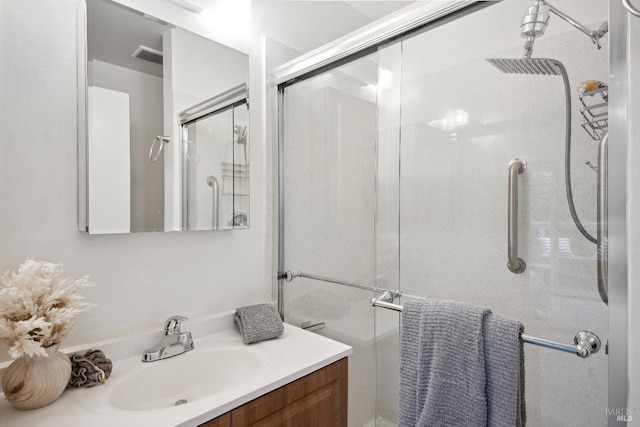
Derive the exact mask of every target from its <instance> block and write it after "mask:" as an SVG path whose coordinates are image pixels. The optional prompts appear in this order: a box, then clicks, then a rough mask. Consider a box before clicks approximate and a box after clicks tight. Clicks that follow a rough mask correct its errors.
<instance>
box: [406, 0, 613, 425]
mask: <svg viewBox="0 0 640 427" xmlns="http://www.w3.org/2000/svg"><path fill="white" fill-rule="evenodd" d="M521 6H522V4H521V2H505V3H501V4H498V5H495V6H491V7H489V8H487V9H485V10H482V11H480V12H478V13H476V14H473V15H470V16H468V17H465V18H463V19H461V20H460V21H457V22H453V23H451V24H448V25H445V26H442V27H439V28H437V29H435V30H433V31H431V32H427V33H424V34H422V35H419V36H416V37H414V38H411V39H409V40H407V41H405V42H404V46H403V76H402V78H403V81H402V91H403V97H402V99H403V102H402V114H403V116H402V154H401V162H402V168H401V192H402V194H401V224H400V230H401V238H400V242H401V249H400V253H401V256H402V258H401V271H400V277H401V278H402V280H401V285H402V290H403V291H404V292H407V293H410V294H417V295H424V296H429V297H438V298H447V299H454V300H461V301H468V302H471V303H475V304H480V305H486V306H489V307H491V308H492V309H493V311H494V312H496V313H500V314H504V315H507V316H510V317H513V318H517V319H519V320H521V321H522V323H523V324H524V325H525V328H526V331H527V332H528V333H530V334H532V335H536V336H541V337H545V338H549V339H553V340H556V341H560V342H571V341H572V339H573V335H574V334H575V332H576V331H578V330H583V329H587V330H594V331H596V332H598V333H599V334H600V337H601V338H603V339H606V337H607V323H608V322H607V310H606V306H605V305H604V304H603V303H602V302H601V301H600V299H599V296H598V294H597V290H596V280H595V278H596V269H595V245H594V244H593V243H590V242H587V241H586V240H585V239H584V238H583V237H582V236H581V235H580V234H579V232H578V231H577V230H576V229H575V227H574V225H573V223H572V221H571V217H570V216H569V210H568V207H567V203H566V199H565V197H566V196H565V190H564V166H563V165H564V130H565V128H564V117H565V116H564V89H563V85H562V80H561V78H560V77H549V76H522V75H517V76H512V75H506V74H502V73H500V72H499V71H498V70H496V69H494V68H493V67H492V66H491V65H490V64H489V63H487V62H486V61H485V60H484V58H485V57H505V58H519V57H520V56H521V47H520V43H521V42H520V41H516V43H517V44H511V43H510V42H506V43H505V42H503V43H494V44H491V43H488V39H489V38H490V37H493V36H494V35H493V34H489V35H485V34H482V33H480V34H474V33H471V32H466V31H465V30H464V29H468V28H482V26H483V25H485V26H486V24H487V23H492V22H496V23H497V22H512V21H513V22H515V24H514V27H515V31H516V32H517V23H518V22H519V19H520V17H521V14H522V9H521ZM557 6H558V7H559V8H561V10H563V11H565V12H567V13H569V14H577V15H578V16H580V11H581V10H582V9H583V8H582V7H580V8H579V10H576V9H577V8H575V7H573V8H572V7H570V5H569V4H568V3H566V4H565V5H562V4H558V5H557ZM563 6H564V7H563ZM603 6H606V5H603ZM596 10H598V8H597V7H596ZM601 16H602V20H604V19H606V10H604V11H602V15H601ZM553 19H554V18H552V24H550V26H552V25H555V26H560V25H562V22H559V20H557V19H555V20H553ZM594 19H597V18H594ZM587 22H589V23H590V24H591V26H597V25H599V23H600V22H601V21H595V22H590V21H587ZM494 31H495V30H491V32H494ZM456 32H457V33H456ZM442 40H447V44H448V46H461V47H460V49H450V48H449V49H450V51H449V52H448V53H447V55H448V56H446V57H442V56H441V52H440V50H441V49H442V47H443V46H442V45H443V44H442V43H441V41H442ZM511 46H513V47H512V48H510V49H507V47H511ZM515 46H517V47H515ZM503 49H504V50H503ZM534 56H536V57H550V58H556V59H558V60H560V61H562V62H563V63H564V64H565V66H566V67H567V71H568V73H569V76H570V81H571V84H572V89H571V94H570V95H571V99H572V102H573V114H572V119H573V126H572V130H573V137H572V182H573V191H574V199H575V202H576V209H577V211H578V213H579V215H580V218H581V220H582V221H583V223H584V225H585V227H586V228H587V229H588V230H589V231H590V232H591V233H592V234H595V206H596V197H595V195H596V192H595V185H596V174H595V173H594V171H592V170H591V169H590V168H589V167H588V166H586V165H585V164H584V163H585V161H587V160H588V161H590V162H591V163H592V164H593V163H595V161H596V153H597V151H596V150H597V143H596V142H594V141H593V140H591V138H590V137H589V136H588V135H587V134H586V133H585V132H584V130H583V129H582V128H581V127H580V123H582V118H581V116H580V112H579V108H578V106H579V103H578V100H577V91H576V87H577V85H578V83H580V82H581V81H584V80H588V79H597V80H602V81H605V82H606V81H607V80H608V69H607V65H608V63H607V50H606V46H605V47H604V48H603V49H602V50H596V49H595V48H594V46H593V45H592V44H591V42H590V41H589V40H588V39H587V38H586V37H585V36H584V35H583V34H581V33H579V32H578V31H575V30H573V29H570V30H567V29H566V27H565V31H564V32H562V33H560V34H558V33H557V32H556V34H551V35H547V36H545V37H543V38H540V39H539V40H538V41H537V42H536V46H535V49H534ZM425 58H435V59H438V60H436V61H430V62H426V61H425V60H424V59H425ZM441 58H442V60H440V59H441ZM519 156H522V157H524V158H525V159H526V161H527V164H528V166H527V170H526V172H525V173H524V174H522V175H521V188H520V196H521V201H520V224H521V226H520V231H521V234H522V235H521V239H520V252H521V254H520V256H521V257H522V258H523V259H525V261H526V262H527V270H526V271H525V273H523V274H522V275H514V274H512V273H511V272H509V271H508V270H507V268H506V240H507V238H506V200H507V164H508V163H509V161H510V160H512V159H513V158H515V157H519ZM525 224H526V225H525ZM525 353H526V357H525V359H526V362H527V365H526V369H527V380H526V390H527V412H528V421H529V423H530V424H534V425H562V424H564V423H565V422H566V420H571V423H572V425H574V424H575V425H580V424H583V423H590V422H593V420H598V421H597V422H598V423H604V419H605V412H604V408H605V407H606V402H607V400H606V398H607V397H606V378H607V370H606V356H605V355H604V354H603V353H600V354H596V355H594V356H593V357H592V358H590V359H588V360H586V361H582V360H579V359H577V358H576V357H575V356H573V357H572V356H570V355H567V354H563V353H559V352H554V351H551V350H548V349H542V348H538V347H535V346H526V349H525ZM586 376H589V378H590V382H591V383H592V384H593V385H594V386H593V387H590V388H589V390H586V391H585V392H584V393H580V394H578V395H576V394H575V393H573V392H572V390H575V389H576V387H580V383H581V381H582V380H581V378H584V377H586Z"/></svg>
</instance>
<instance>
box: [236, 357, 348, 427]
mask: <svg viewBox="0 0 640 427" xmlns="http://www.w3.org/2000/svg"><path fill="white" fill-rule="evenodd" d="M347 369H348V368H347V359H346V358H344V359H342V360H339V361H337V362H335V363H333V364H331V365H329V366H327V367H326V368H323V369H320V370H318V371H316V372H314V373H311V374H309V375H307V376H305V377H303V378H301V379H299V380H297V381H294V382H292V383H290V384H287V385H286V386H284V387H281V388H279V389H278V390H274V391H272V392H271V393H268V394H266V395H264V396H262V397H260V398H258V399H256V400H253V401H251V402H249V403H247V404H245V405H243V406H241V407H240V408H238V409H234V410H233V411H232V412H231V423H232V425H233V427H245V426H247V427H248V426H259V427H300V426H304V427H346V426H347Z"/></svg>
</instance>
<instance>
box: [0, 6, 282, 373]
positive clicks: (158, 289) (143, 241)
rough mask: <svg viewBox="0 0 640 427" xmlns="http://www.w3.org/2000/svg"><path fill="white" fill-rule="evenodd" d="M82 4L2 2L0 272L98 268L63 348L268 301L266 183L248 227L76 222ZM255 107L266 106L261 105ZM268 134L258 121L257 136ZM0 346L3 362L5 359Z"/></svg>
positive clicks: (258, 153)
mask: <svg viewBox="0 0 640 427" xmlns="http://www.w3.org/2000/svg"><path fill="white" fill-rule="evenodd" d="M77 7H78V1H77V0H60V1H56V2H55V5H54V4H53V3H51V2H48V1H45V0H40V1H29V2H14V1H12V2H4V1H3V2H0V29H1V30H0V44H1V45H2V46H3V51H2V55H3V58H5V60H3V61H1V65H0V75H1V76H2V78H1V79H0V89H1V93H2V97H1V101H0V105H1V107H0V122H2V123H3V124H4V125H5V129H4V130H3V132H2V135H1V136H0V138H1V143H0V150H1V154H0V182H2V185H0V201H1V203H2V209H0V271H2V272H4V271H6V270H9V269H14V268H16V267H17V266H18V264H19V263H20V262H22V261H23V260H24V259H25V258H27V257H33V258H36V259H44V260H50V261H60V262H63V263H64V265H65V272H66V273H67V274H69V275H73V276H81V275H85V274H90V275H91V277H92V281H93V282H94V283H95V284H96V286H95V287H94V288H92V289H90V290H89V291H88V292H87V298H88V300H89V301H91V302H94V303H96V304H97V306H96V307H95V308H94V309H93V311H92V313H91V314H89V315H87V316H84V317H83V318H81V319H80V320H79V321H78V322H77V323H76V327H75V329H74V331H73V332H72V333H71V335H70V336H69V337H68V339H67V340H66V342H65V343H66V344H67V345H74V344H81V343H86V342H93V341H95V340H99V339H105V338H110V337H115V336H119V335H123V334H131V333H134V332H136V331H137V330H142V329H147V328H160V327H161V324H162V322H163V321H164V320H165V318H166V317H167V316H169V315H171V314H176V313H179V314H185V315H187V316H191V317H195V316H199V315H204V314H207V313H214V312H221V311H225V310H230V309H233V308H235V307H237V306H240V305H244V304H250V303H254V302H258V301H263V300H265V299H269V298H271V292H270V284H269V285H265V283H264V271H263V270H264V265H265V261H264V256H265V246H264V245H265V240H264V229H265V223H264V222H263V220H262V219H263V218H264V198H265V194H264V193H265V191H256V192H255V193H253V194H252V196H251V197H252V199H251V209H252V214H253V215H254V221H252V227H251V229H250V230H243V231H239V232H232V233H212V232H189V233H142V234H130V235H110V236H89V235H87V234H84V233H80V232H78V231H77V221H78V216H77V205H78V202H77V200H78V199H77V197H78V195H77V188H78V184H77V179H78V178H77V135H76V123H77V111H76V108H77V86H76V64H77V60H78V56H77V49H76V36H77V34H76V11H77ZM9 58H10V60H9ZM257 60H258V61H260V59H257ZM254 78H255V76H252V79H254ZM263 82H264V80H263V78H260V79H258V83H263ZM250 84H251V82H250ZM254 105H255V107H256V112H255V113H256V114H257V115H258V117H260V115H261V114H262V115H263V114H264V113H263V112H262V113H261V112H260V111H258V110H260V109H261V108H262V107H260V105H263V104H260V103H259V102H256V104H254ZM251 113H252V117H253V113H254V111H253V105H252V112H251ZM256 122H260V120H259V119H258V120H257V121H256ZM262 122H264V121H262ZM252 137H254V134H252ZM263 137H264V133H263V132H262V130H261V128H260V127H258V128H257V129H256V132H255V138H256V139H257V140H259V139H260V138H263ZM251 158H252V164H253V165H252V175H251V182H252V188H256V189H259V188H261V186H260V185H259V184H260V182H263V181H264V173H265V170H264V146H262V145H261V144H254V145H252V152H251ZM254 184H255V185H254ZM5 350H6V349H5V348H4V347H3V348H0V360H8V354H7V352H6V351H5Z"/></svg>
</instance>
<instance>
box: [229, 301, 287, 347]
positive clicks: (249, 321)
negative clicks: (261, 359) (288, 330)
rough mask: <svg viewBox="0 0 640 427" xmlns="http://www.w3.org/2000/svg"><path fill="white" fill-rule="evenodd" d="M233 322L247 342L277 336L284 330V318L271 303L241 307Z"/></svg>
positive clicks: (237, 310)
mask: <svg viewBox="0 0 640 427" xmlns="http://www.w3.org/2000/svg"><path fill="white" fill-rule="evenodd" d="M233 323H234V325H235V326H236V329H237V330H238V332H240V335H242V340H243V341H244V343H245V344H251V343H254V342H258V341H264V340H270V339H272V338H277V337H279V336H280V335H282V333H283V332H284V325H283V324H282V319H280V316H279V315H278V312H277V311H276V309H275V307H273V305H271V304H256V305H248V306H245V307H239V308H237V309H236V315H235V317H234V319H233Z"/></svg>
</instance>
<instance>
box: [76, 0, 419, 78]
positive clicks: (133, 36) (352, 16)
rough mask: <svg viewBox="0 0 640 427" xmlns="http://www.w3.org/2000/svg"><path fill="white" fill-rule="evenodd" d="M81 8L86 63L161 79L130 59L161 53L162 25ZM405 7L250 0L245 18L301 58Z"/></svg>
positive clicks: (106, 4) (200, 1) (91, 3)
mask: <svg viewBox="0 0 640 427" xmlns="http://www.w3.org/2000/svg"><path fill="white" fill-rule="evenodd" d="M156 1H165V2H169V0H156ZM87 2H88V8H87V9H88V14H87V16H88V18H87V22H88V25H87V27H88V34H89V59H90V60H92V59H98V60H100V61H104V62H109V63H112V64H116V65H120V66H123V67H127V68H131V69H135V70H138V71H142V72H144V73H147V74H151V75H156V76H162V66H160V65H157V64H153V63H151V62H148V61H144V60H141V59H137V58H131V57H130V54H131V53H132V52H133V51H134V50H135V49H136V48H137V47H138V46H139V45H144V46H147V47H150V48H152V49H155V50H158V51H162V32H163V31H164V30H165V29H166V25H167V24H162V23H157V22H154V21H152V20H150V19H147V18H145V17H143V16H142V15H141V14H140V13H134V12H132V10H131V9H128V8H127V7H125V6H122V5H118V4H117V3H113V2H111V1H109V0H87ZM191 2H192V3H193V4H197V5H198V6H202V7H209V6H211V4H213V3H211V2H220V0H192V1H191ZM207 2H209V3H207ZM411 3H413V1H400V0H391V1H389V0H373V1H372V0H363V1H343V0H328V1H327V0H253V2H252V12H251V13H252V16H253V25H254V26H255V27H256V28H255V30H256V31H258V32H260V33H263V34H265V35H266V36H267V37H270V38H272V39H274V40H276V41H278V42H279V43H282V44H284V45H286V46H289V47H291V48H292V49H294V50H296V51H298V52H300V53H301V54H302V53H305V52H308V51H310V50H313V49H315V48H317V47H320V46H322V45H324V44H326V43H329V42H331V41H333V40H335V39H337V38H339V37H342V36H344V35H345V34H348V33H350V32H352V31H355V30H357V29H358V28H360V27H363V26H365V25H367V24H369V23H371V22H373V21H375V20H377V19H380V18H382V17H384V16H386V15H388V14H390V13H393V12H395V11H397V10H399V9H401V8H403V7H406V6H408V5H410V4H411ZM214 6H215V5H214Z"/></svg>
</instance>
